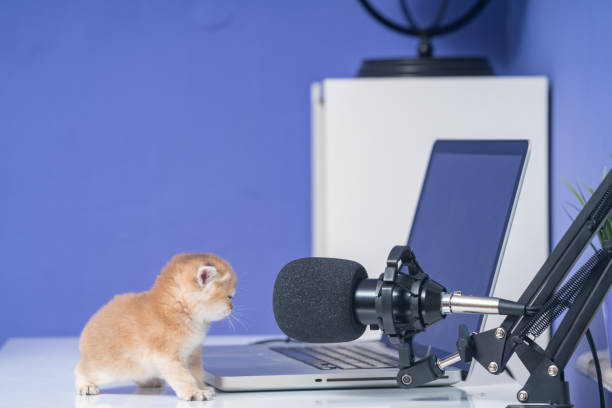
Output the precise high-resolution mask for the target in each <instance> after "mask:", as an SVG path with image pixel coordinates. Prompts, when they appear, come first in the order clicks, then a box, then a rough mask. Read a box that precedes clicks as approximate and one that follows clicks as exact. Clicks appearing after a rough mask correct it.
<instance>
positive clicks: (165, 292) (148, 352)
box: [75, 254, 236, 401]
mask: <svg viewBox="0 0 612 408" xmlns="http://www.w3.org/2000/svg"><path fill="white" fill-rule="evenodd" d="M235 291H236V275H235V274H234V272H233V271H232V268H231V267H230V265H229V264H228V263H227V262H226V261H224V260H223V259H221V258H219V257H217V256H215V255H212V254H180V255H177V256H175V257H174V258H172V260H171V261H170V262H169V263H168V264H167V265H166V266H165V267H164V269H162V272H161V274H160V275H159V276H158V278H157V280H156V281H155V284H154V285H153V287H152V288H151V290H149V291H148V292H141V293H128V294H125V295H118V296H115V298H113V299H112V300H111V301H110V302H109V303H108V304H106V305H105V306H103V307H102V308H101V309H100V310H99V311H98V312H97V313H96V314H94V315H93V316H92V317H91V319H90V320H89V322H88V323H87V325H86V326H85V328H84V329H83V333H81V339H80V342H79V348H80V350H81V354H82V358H81V361H80V362H79V363H78V365H77V367H76V368H75V376H76V390H77V393H79V394H82V395H83V394H98V393H99V390H98V386H99V385H103V384H108V383H111V382H116V381H122V382H123V381H134V382H136V383H137V384H138V385H140V386H141V387H160V386H162V385H163V381H162V378H164V379H165V380H166V381H167V382H168V384H169V385H170V386H171V387H172V389H173V390H174V391H175V392H176V395H177V396H178V397H179V398H181V399H184V400H198V401H201V400H207V399H210V398H212V396H213V395H214V391H213V389H212V388H211V387H207V386H206V385H204V382H203V375H204V373H203V369H202V358H201V350H202V347H201V344H202V341H203V340H204V337H205V336H206V332H207V331H208V327H209V324H210V322H212V321H215V320H220V319H223V318H225V317H227V316H228V315H229V314H230V312H231V310H232V308H233V305H232V302H231V298H232V296H233V295H234V293H235Z"/></svg>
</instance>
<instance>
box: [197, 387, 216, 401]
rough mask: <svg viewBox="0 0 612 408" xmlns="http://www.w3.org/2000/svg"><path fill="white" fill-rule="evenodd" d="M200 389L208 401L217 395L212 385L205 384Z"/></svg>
mask: <svg viewBox="0 0 612 408" xmlns="http://www.w3.org/2000/svg"><path fill="white" fill-rule="evenodd" d="M200 391H202V392H203V393H204V400H203V401H208V400H210V399H212V398H213V397H214V396H215V389H214V388H212V387H207V386H204V387H201V389H200Z"/></svg>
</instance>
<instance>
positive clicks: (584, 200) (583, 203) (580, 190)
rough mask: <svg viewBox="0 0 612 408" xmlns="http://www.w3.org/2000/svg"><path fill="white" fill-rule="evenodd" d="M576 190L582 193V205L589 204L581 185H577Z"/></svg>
mask: <svg viewBox="0 0 612 408" xmlns="http://www.w3.org/2000/svg"><path fill="white" fill-rule="evenodd" d="M576 190H578V192H579V193H580V197H582V205H585V204H586V202H587V199H586V197H585V195H584V193H583V192H582V189H581V188H580V184H578V183H576Z"/></svg>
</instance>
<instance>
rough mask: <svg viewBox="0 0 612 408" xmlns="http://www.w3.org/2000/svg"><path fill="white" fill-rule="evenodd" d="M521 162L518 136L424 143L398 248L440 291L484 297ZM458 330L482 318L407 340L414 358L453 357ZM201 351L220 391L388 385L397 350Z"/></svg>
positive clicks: (277, 345) (277, 347)
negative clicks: (407, 251) (408, 251)
mask: <svg viewBox="0 0 612 408" xmlns="http://www.w3.org/2000/svg"><path fill="white" fill-rule="evenodd" d="M528 157H529V142H528V141H526V140H512V141H510V140H508V141H500V140H495V141H493V140H469V141H468V140H439V141H437V142H435V143H434V145H433V148H432V151H431V155H430V158H429V164H428V167H427V172H426V175H425V178H424V181H423V185H422V188H421V194H420V197H419V201H418V206H417V209H416V212H415V215H414V219H413V223H412V228H411V230H410V234H409V237H408V244H409V245H410V246H411V247H412V249H413V250H414V253H415V255H416V257H417V260H418V262H419V264H420V265H421V267H422V268H423V269H424V271H425V272H426V273H427V274H429V275H430V276H431V277H432V279H434V280H436V281H437V282H440V283H441V284H443V285H444V286H445V287H446V288H447V289H448V290H449V291H455V290H462V291H463V292H464V293H469V294H471V295H474V296H490V295H491V294H492V289H493V287H494V285H495V280H496V277H497V273H498V271H499V268H500V265H501V260H502V257H503V253H504V249H505V244H506V240H507V237H508V233H509V231H510V226H511V224H512V218H513V215H514V210H515V207H516V204H517V201H518V196H519V192H520V189H521V185H522V181H523V177H524V174H525V169H526V164H527V161H528ZM399 177H400V175H398V185H400V186H401V179H399ZM404 177H410V175H409V174H406V175H404ZM385 261H386V260H385V259H381V260H380V265H381V269H380V272H381V273H382V272H383V270H384V266H385ZM369 272H370V273H373V272H376V271H369ZM460 324H465V325H467V327H468V329H470V330H471V331H480V330H482V329H483V324H484V322H483V318H482V316H479V315H449V316H448V317H447V318H446V319H445V320H443V321H441V322H438V323H436V324H434V325H433V326H431V327H428V328H427V329H426V330H425V332H423V333H420V334H418V335H417V336H416V337H415V343H416V344H415V352H416V357H417V358H423V357H425V356H427V355H428V354H429V353H435V354H436V355H437V356H438V357H443V356H446V355H448V354H452V353H454V352H455V351H456V346H455V342H456V340H457V328H458V327H459V325H460ZM202 355H203V363H204V379H205V381H206V382H207V383H208V384H210V385H212V386H214V387H216V388H218V389H221V390H223V391H252V390H285V389H320V388H364V387H394V386H397V384H396V375H397V371H398V366H399V361H398V355H397V350H396V349H395V348H393V346H392V345H391V344H390V343H389V341H388V339H387V338H386V336H384V335H382V336H381V338H380V339H379V340H377V341H360V340H357V341H354V342H349V343H335V344H307V343H298V342H292V341H283V340H280V339H277V340H274V339H273V340H270V341H267V342H263V343H257V344H251V345H245V346H205V347H204V348H203V351H202ZM469 372H470V367H469V365H466V364H464V363H458V364H456V365H455V366H452V367H449V368H447V369H446V371H445V376H444V377H443V378H440V379H439V380H436V381H434V382H433V383H431V385H449V384H454V383H456V382H459V381H461V380H462V379H465V378H466V377H467V376H468V375H469Z"/></svg>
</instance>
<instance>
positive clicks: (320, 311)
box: [273, 258, 368, 343]
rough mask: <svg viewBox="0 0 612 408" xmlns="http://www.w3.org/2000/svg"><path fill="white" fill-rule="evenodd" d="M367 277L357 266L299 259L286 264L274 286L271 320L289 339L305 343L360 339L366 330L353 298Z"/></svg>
mask: <svg viewBox="0 0 612 408" xmlns="http://www.w3.org/2000/svg"><path fill="white" fill-rule="evenodd" d="M367 277H368V274H367V273H366V271H365V269H364V268H363V266H361V265H360V264H358V263H357V262H353V261H348V260H344V259H334V258H302V259H297V260H295V261H293V262H290V263H288V264H287V265H285V267H284V268H283V269H282V270H281V271H280V272H279V274H278V276H277V277H276V282H275V283H274V299H273V308H274V317H275V318H276V323H277V324H278V327H280V329H281V330H282V331H283V332H284V333H285V334H286V335H287V336H289V337H291V338H293V339H296V340H299V341H304V342H308V343H336V342H344V341H351V340H355V339H357V338H359V336H361V335H362V334H363V332H364V330H365V325H363V324H361V323H360V322H359V321H358V320H357V317H356V315H355V307H354V294H355V290H356V289H357V285H358V283H359V282H360V281H362V280H363V279H366V278H367Z"/></svg>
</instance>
